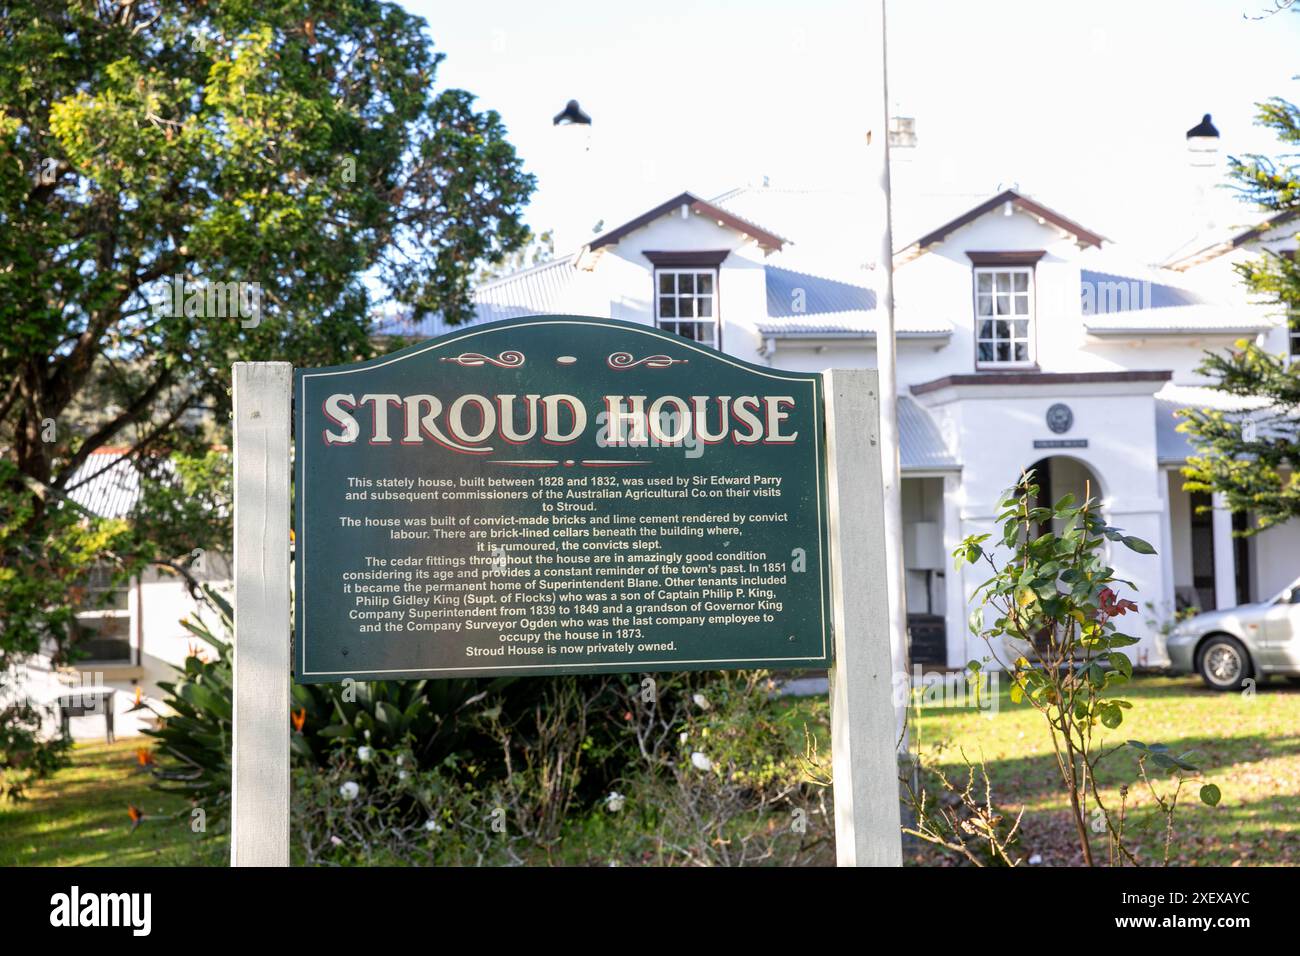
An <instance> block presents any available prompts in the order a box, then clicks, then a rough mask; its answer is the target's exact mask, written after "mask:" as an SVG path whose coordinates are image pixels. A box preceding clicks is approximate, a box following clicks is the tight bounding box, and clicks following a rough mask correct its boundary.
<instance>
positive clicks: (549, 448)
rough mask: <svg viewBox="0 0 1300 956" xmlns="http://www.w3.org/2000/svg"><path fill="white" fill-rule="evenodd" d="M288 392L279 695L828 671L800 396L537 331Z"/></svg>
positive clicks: (305, 378) (814, 420)
mask: <svg viewBox="0 0 1300 956" xmlns="http://www.w3.org/2000/svg"><path fill="white" fill-rule="evenodd" d="M294 395H295V402H296V407H295V411H294V416H295V421H294V425H295V429H296V438H295V449H296V499H297V500H296V521H295V524H296V566H297V581H296V634H295V636H296V642H297V646H296V652H295V665H296V672H297V673H296V678H297V680H298V681H299V682H300V683H319V682H326V681H338V680H342V679H344V678H346V677H353V678H356V679H380V678H408V677H409V678H418V677H456V676H460V677H465V676H474V675H493V674H572V673H583V672H596V673H601V672H603V673H614V672H619V671H662V670H669V671H671V670H710V669H728V668H752V667H772V668H799V667H818V666H822V667H824V666H827V665H828V664H829V663H830V653H831V652H830V614H831V608H830V593H829V590H830V589H829V574H828V567H827V565H828V560H829V553H828V551H829V542H828V539H827V523H826V494H825V487H826V480H825V478H826V476H825V470H826V463H825V449H824V430H825V423H824V421H823V405H822V382H821V376H820V375H816V374H799V373H793V372H785V371H780V370H777V369H772V368H762V367H759V366H756V365H750V364H748V363H745V362H741V361H738V360H737V359H734V358H732V357H731V356H728V355H725V354H723V353H721V352H718V351H715V350H713V349H710V348H706V347H704V346H702V345H699V344H697V343H695V342H692V341H689V340H687V339H684V338H682V337H680V336H677V335H672V334H668V333H665V332H662V331H659V330H657V329H653V328H649V327H646V326H641V325H634V324H630V323H626V322H615V321H610V320H605V319H592V318H582V317H577V316H537V317H531V318H524V319H517V320H510V321H506V322H497V323H492V324H489V325H479V326H471V327H468V328H466V329H464V330H463V331H456V332H452V333H450V334H448V335H444V336H442V337H440V338H437V339H433V340H431V341H429V342H425V343H422V344H420V345H415V346H411V347H410V348H406V349H403V350H401V351H399V352H395V353H393V354H391V355H386V356H384V357H382V358H377V359H373V360H371V361H368V362H362V363H359V364H356V365H347V366H337V367H333V368H322V369H302V370H299V371H298V372H297V373H296V381H295V383H294Z"/></svg>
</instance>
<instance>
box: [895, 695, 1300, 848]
mask: <svg viewBox="0 0 1300 956" xmlns="http://www.w3.org/2000/svg"><path fill="white" fill-rule="evenodd" d="M1008 689H1009V687H1008V683H1007V682H1006V681H1003V682H1002V694H1001V696H1000V697H999V699H998V705H999V706H998V708H997V713H996V714H995V715H992V716H989V715H987V714H985V713H982V712H981V711H979V710H977V709H974V708H953V709H942V708H931V709H929V710H926V711H924V712H923V715H922V717H921V720H920V725H919V726H920V732H921V743H922V747H923V749H924V750H925V751H927V752H929V753H931V754H934V755H936V758H937V761H938V762H939V763H940V764H941V765H943V766H944V768H945V770H946V771H947V772H948V773H949V777H950V779H954V780H957V779H961V780H963V781H964V780H965V774H966V770H965V765H964V764H963V763H962V762H961V755H960V750H964V751H965V754H966V756H967V757H968V758H969V759H970V760H971V762H972V763H978V762H979V761H980V760H981V759H983V760H984V762H985V765H986V767H987V770H988V775H989V779H990V782H991V783H992V788H993V799H994V803H995V804H997V805H999V806H1000V807H1001V808H1002V809H1003V810H1004V811H1010V813H1011V816H1013V817H1014V815H1015V813H1016V812H1018V811H1019V809H1020V808H1021V807H1022V806H1023V807H1024V808H1025V814H1024V820H1023V823H1022V833H1023V835H1022V839H1021V847H1020V852H1021V855H1022V857H1023V858H1024V859H1026V860H1027V859H1028V858H1029V857H1030V856H1031V855H1034V854H1038V855H1039V856H1041V857H1042V863H1043V864H1045V865H1052V864H1056V865H1061V864H1077V863H1079V862H1081V859H1082V855H1081V852H1080V851H1079V849H1078V846H1077V843H1076V839H1077V837H1076V835H1075V833H1074V830H1073V826H1072V824H1071V823H1070V820H1069V817H1068V814H1067V812H1066V808H1067V807H1068V798H1067V797H1065V796H1063V795H1062V794H1061V790H1060V777H1059V773H1058V771H1057V769H1056V760H1055V757H1054V756H1053V754H1052V749H1051V743H1050V740H1049V738H1048V736H1047V733H1046V727H1045V725H1044V722H1043V718H1042V717H1041V716H1039V714H1038V713H1037V712H1036V711H1034V710H1032V709H1031V708H1030V707H1029V706H1028V705H1024V704H1021V705H1017V704H1012V703H1011V701H1010V699H1009V697H1008V693H1007V692H1008ZM1123 696H1126V697H1127V698H1128V699H1129V700H1131V701H1132V703H1133V709H1132V710H1130V711H1127V712H1126V713H1125V717H1124V723H1123V724H1122V725H1121V726H1120V727H1119V728H1117V729H1116V730H1113V731H1104V738H1103V739H1104V741H1105V742H1106V746H1108V747H1109V746H1111V745H1113V744H1116V743H1122V742H1123V741H1124V740H1127V739H1136V740H1140V741H1143V742H1144V743H1147V744H1153V743H1163V744H1167V745H1168V746H1169V747H1170V748H1171V750H1173V751H1174V752H1175V753H1182V752H1184V751H1193V753H1192V754H1191V756H1190V757H1188V758H1187V759H1188V760H1189V762H1191V763H1193V764H1195V765H1196V766H1198V767H1199V768H1201V770H1202V772H1203V775H1204V778H1203V779H1198V780H1195V781H1192V782H1191V783H1192V785H1191V786H1186V787H1184V788H1183V792H1182V796H1181V797H1180V798H1179V804H1178V808H1177V812H1176V814H1175V818H1174V820H1175V823H1174V826H1175V832H1174V841H1173V851H1172V853H1171V859H1170V862H1171V864H1174V865H1184V866H1186V865H1219V866H1259V865H1293V864H1297V863H1300V687H1296V686H1293V685H1290V684H1285V683H1282V682H1273V683H1265V684H1261V685H1260V686H1259V687H1258V689H1257V690H1256V692H1255V693H1254V694H1253V695H1251V696H1243V695H1241V694H1220V693H1215V692H1213V691H1210V690H1207V689H1206V688H1205V687H1204V685H1202V684H1201V682H1200V681H1199V680H1198V679H1196V678H1192V677H1177V678H1172V677H1140V678H1138V679H1136V680H1135V681H1134V682H1133V683H1132V684H1130V685H1129V687H1128V693H1127V694H1126V695H1123ZM1099 729H1100V728H1099ZM959 768H960V777H958V776H957V771H958V769H959ZM1148 773H1151V768H1148ZM1152 779H1153V782H1155V783H1156V784H1157V786H1159V787H1161V789H1162V791H1165V790H1172V785H1171V783H1170V782H1169V781H1168V780H1167V779H1159V778H1156V777H1154V776H1153V777H1152ZM1098 780H1099V782H1101V783H1103V784H1104V786H1103V787H1102V788H1101V791H1102V798H1103V799H1104V800H1106V803H1107V806H1108V807H1111V806H1118V804H1119V788H1120V786H1121V785H1124V784H1127V785H1128V787H1129V791H1128V793H1129V797H1128V807H1129V810H1128V814H1127V826H1126V831H1127V832H1128V833H1129V834H1131V835H1133V836H1135V837H1136V843H1137V845H1138V846H1139V847H1140V848H1141V851H1140V852H1139V854H1138V858H1139V859H1140V860H1141V861H1142V862H1143V863H1144V864H1146V865H1158V864H1159V863H1161V862H1162V861H1163V856H1164V849H1163V840H1164V817H1163V816H1162V815H1161V814H1160V813H1159V812H1158V811H1157V810H1156V809H1155V801H1154V799H1153V798H1152V797H1151V795H1150V793H1149V792H1148V791H1147V790H1146V787H1145V786H1144V785H1143V784H1142V782H1141V780H1140V778H1139V776H1138V770H1137V759H1136V756H1135V755H1134V754H1133V752H1132V751H1131V750H1129V749H1127V748H1125V749H1124V750H1121V751H1119V752H1118V753H1116V754H1115V755H1114V756H1112V757H1110V758H1108V759H1107V761H1106V762H1105V763H1104V764H1103V770H1102V772H1100V773H1099V774H1098ZM1203 782H1213V783H1215V784H1217V785H1218V786H1219V787H1220V789H1221V790H1222V792H1223V798H1222V801H1221V802H1220V804H1219V805H1218V806H1217V807H1208V806H1204V805H1203V804H1202V803H1201V802H1200V800H1199V799H1198V796H1197V791H1198V790H1199V788H1200V784H1201V783H1203ZM979 793H980V795H981V796H982V795H983V791H982V789H981V790H980V791H979ZM922 847H923V848H921V849H917V850H915V852H913V853H912V854H911V861H912V862H914V863H921V864H925V863H938V862H941V860H942V858H943V854H942V851H937V850H935V849H933V848H930V847H928V846H925V845H922ZM1094 847H1095V849H1094V853H1095V854H1096V855H1097V856H1098V857H1099V858H1100V859H1102V860H1104V859H1105V853H1106V850H1105V840H1104V838H1103V837H1100V836H1099V837H1097V839H1096V840H1095V841H1094Z"/></svg>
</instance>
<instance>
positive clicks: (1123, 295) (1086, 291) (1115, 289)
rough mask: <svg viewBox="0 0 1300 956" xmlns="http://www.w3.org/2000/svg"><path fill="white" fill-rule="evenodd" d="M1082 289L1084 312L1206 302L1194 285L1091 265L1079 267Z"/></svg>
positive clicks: (1104, 312)
mask: <svg viewBox="0 0 1300 956" xmlns="http://www.w3.org/2000/svg"><path fill="white" fill-rule="evenodd" d="M1079 291H1080V295H1081V298H1082V304H1083V314H1084V315H1085V316H1088V315H1109V314H1112V313H1116V312H1136V311H1142V310H1146V309H1167V308H1170V307H1173V306H1182V305H1200V304H1202V303H1204V302H1205V299H1203V298H1202V297H1201V295H1200V294H1199V293H1198V292H1195V291H1193V290H1192V289H1188V288H1185V287H1182V286H1176V285H1172V284H1170V283H1168V282H1162V281H1159V280H1157V279H1154V278H1152V277H1151V276H1150V275H1120V274H1118V273H1112V272H1097V271H1095V270H1092V269H1081V270H1080V271H1079Z"/></svg>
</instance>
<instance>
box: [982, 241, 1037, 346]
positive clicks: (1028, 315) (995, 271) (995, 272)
mask: <svg viewBox="0 0 1300 956" xmlns="http://www.w3.org/2000/svg"><path fill="white" fill-rule="evenodd" d="M999 275H1010V276H1011V277H1012V279H1011V290H1010V291H1008V292H1005V293H999V292H998V289H997V281H998V280H997V277H998V276H999ZM1016 275H1023V276H1026V277H1027V280H1028V281H1027V283H1026V286H1025V290H1024V291H1023V292H1020V291H1016V290H1015V278H1014V277H1015V276H1016ZM981 276H990V277H991V280H990V285H991V288H990V291H988V292H982V291H980V277H981ZM999 294H1003V295H1008V296H1010V304H1011V308H1012V311H1011V312H1010V313H1007V314H1006V318H1002V317H1001V316H999V315H997V313H996V309H997V297H998V295H999ZM983 296H988V297H989V300H990V303H991V309H992V310H993V311H991V312H990V313H989V314H988V315H982V314H981V313H980V299H981V297H983ZM1019 297H1023V298H1024V301H1025V303H1026V311H1025V313H1023V315H1020V314H1017V313H1016V312H1015V311H1014V310H1015V303H1016V299H1017V298H1019ZM1034 299H1035V292H1034V267H1033V266H1012V265H996V266H976V267H975V268H974V270H973V275H972V277H971V307H972V309H973V311H974V315H975V324H974V333H975V334H974V341H975V367H976V368H980V369H990V368H1034V367H1036V365H1037V364H1038V348H1037V338H1038V336H1037V333H1036V330H1035V326H1036V325H1037V322H1036V321H1035V319H1036V312H1037V309H1036V308H1035V302H1034ZM1021 319H1023V320H1025V322H1026V327H1025V335H1024V336H1023V337H1021V336H1018V335H1017V334H1016V332H1015V326H1014V324H1013V325H1012V326H1011V336H1010V338H1009V339H1006V340H1005V341H1007V342H1008V343H1009V344H1010V352H1011V356H1012V357H1011V358H1009V359H1007V360H1006V361H1002V360H999V359H998V358H997V357H996V356H997V344H998V343H999V342H1001V341H1003V339H1001V338H999V337H998V335H997V328H996V326H994V327H993V330H992V331H993V337H992V338H989V337H987V336H982V335H981V334H980V332H981V331H982V330H981V325H982V323H984V322H999V321H1005V322H1010V323H1014V322H1015V321H1018V320H1021ZM987 342H992V343H993V349H994V358H992V359H981V358H980V345H981V344H982V343H987ZM1021 342H1023V343H1024V345H1025V357H1024V358H1023V359H1017V358H1015V347H1016V345H1017V344H1019V343H1021Z"/></svg>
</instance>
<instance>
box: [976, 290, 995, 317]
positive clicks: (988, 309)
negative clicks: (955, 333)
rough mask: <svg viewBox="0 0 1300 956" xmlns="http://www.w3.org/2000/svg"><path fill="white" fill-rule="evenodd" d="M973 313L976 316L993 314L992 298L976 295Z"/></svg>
mask: <svg viewBox="0 0 1300 956" xmlns="http://www.w3.org/2000/svg"><path fill="white" fill-rule="evenodd" d="M975 311H976V314H977V315H992V314H993V296H991V295H977V296H976V297H975Z"/></svg>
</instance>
